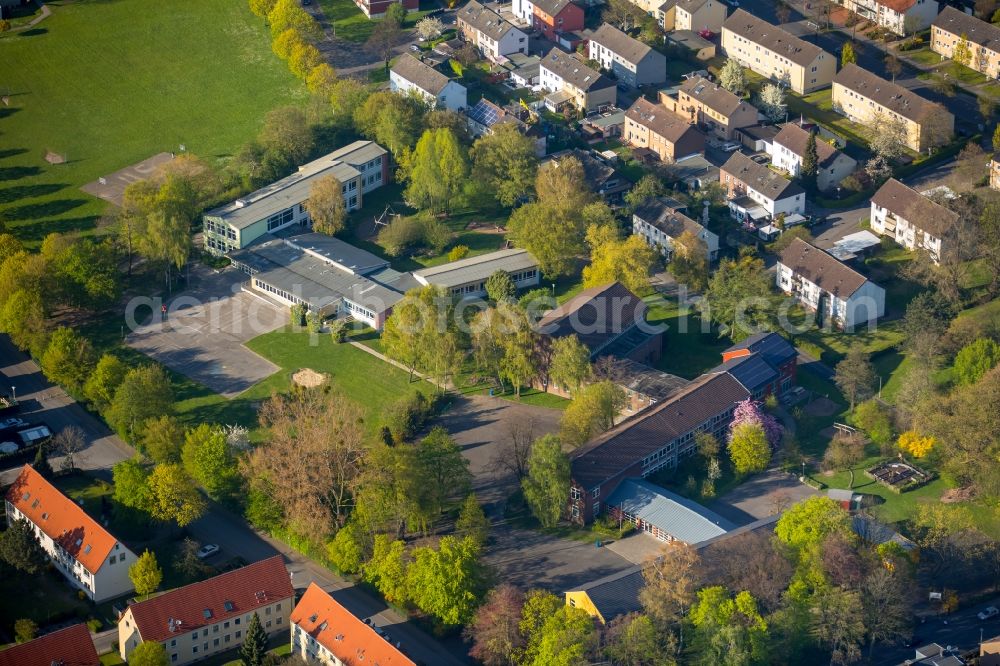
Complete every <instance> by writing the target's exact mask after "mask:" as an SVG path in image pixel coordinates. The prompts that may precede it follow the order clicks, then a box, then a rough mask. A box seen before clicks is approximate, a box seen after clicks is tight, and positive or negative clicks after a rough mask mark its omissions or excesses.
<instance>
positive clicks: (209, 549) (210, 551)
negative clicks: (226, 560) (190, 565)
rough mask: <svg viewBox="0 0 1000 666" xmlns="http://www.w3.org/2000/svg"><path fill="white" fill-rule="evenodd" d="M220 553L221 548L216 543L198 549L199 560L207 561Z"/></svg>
mask: <svg viewBox="0 0 1000 666" xmlns="http://www.w3.org/2000/svg"><path fill="white" fill-rule="evenodd" d="M218 552H219V546H218V545H216V544H214V543H206V544H205V545H204V546H202V547H201V548H199V549H198V552H197V553H196V555H197V556H198V559H199V560H206V559H208V558H210V557H212V555H215V554H216V553H218Z"/></svg>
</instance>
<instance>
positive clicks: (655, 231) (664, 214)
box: [632, 198, 719, 263]
mask: <svg viewBox="0 0 1000 666" xmlns="http://www.w3.org/2000/svg"><path fill="white" fill-rule="evenodd" d="M685 231H688V232H690V233H692V234H694V236H695V237H696V238H698V239H699V240H700V241H702V242H703V243H704V244H705V251H706V253H707V254H708V260H709V261H715V259H716V258H717V257H718V255H719V236H718V235H717V234H715V233H714V232H711V231H709V230H708V229H706V228H705V227H704V226H703V225H701V224H699V223H698V222H695V221H694V220H692V219H691V218H690V217H688V216H687V215H685V214H683V213H680V212H678V211H676V210H675V209H674V208H673V207H672V206H671V205H670V202H669V201H666V200H664V199H661V198H653V199H647V200H646V201H645V202H644V203H642V204H641V205H640V206H639V207H637V208H636V209H635V212H634V213H633V214H632V233H633V234H638V235H639V236H642V237H643V239H644V240H645V241H646V244H647V245H650V246H651V247H654V248H656V249H657V250H658V251H659V253H660V254H661V255H663V257H664V258H665V260H666V261H667V262H668V263H669V262H670V260H671V259H672V258H673V254H674V243H675V242H676V240H677V238H678V236H680V235H681V234H682V233H684V232H685Z"/></svg>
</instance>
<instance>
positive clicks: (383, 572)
mask: <svg viewBox="0 0 1000 666" xmlns="http://www.w3.org/2000/svg"><path fill="white" fill-rule="evenodd" d="M407 568H408V561H407V559H406V544H404V543H403V542H402V541H400V540H395V541H394V540H392V539H391V538H390V537H388V536H387V535H385V534H376V535H375V543H374V545H373V547H372V556H371V559H369V560H368V562H367V563H366V564H365V565H364V566H363V567H362V569H361V571H362V577H363V578H364V579H365V581H367V582H369V583H371V584H372V585H374V586H375V589H377V590H378V591H379V592H380V593H381V594H382V596H383V597H385V600H386V601H388V602H389V603H394V604H402V603H405V602H406V601H407V599H408V592H409V587H408V585H407V577H406V570H407Z"/></svg>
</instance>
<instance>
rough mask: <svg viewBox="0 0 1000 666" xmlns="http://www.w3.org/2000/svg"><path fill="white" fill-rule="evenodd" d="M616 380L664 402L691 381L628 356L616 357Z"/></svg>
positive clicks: (626, 386) (630, 388)
mask: <svg viewBox="0 0 1000 666" xmlns="http://www.w3.org/2000/svg"><path fill="white" fill-rule="evenodd" d="M614 372H615V376H614V381H615V383H617V384H619V385H620V386H624V387H625V388H627V389H628V390H630V391H635V392H636V393H639V394H641V395H645V396H648V397H650V398H652V399H653V400H655V401H656V402H663V401H664V400H666V399H668V398H670V396H672V395H675V394H676V393H677V392H678V391H680V390H681V389H683V388H685V387H686V386H687V385H688V384H690V383H691V382H690V381H689V380H687V379H684V378H683V377H678V376H677V375H671V374H669V373H666V372H663V371H662V370H657V369H656V368H651V367H649V366H648V365H644V364H642V363H639V362H637V361H633V360H631V359H627V358H616V359H615V363H614Z"/></svg>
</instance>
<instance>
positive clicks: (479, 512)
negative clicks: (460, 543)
mask: <svg viewBox="0 0 1000 666" xmlns="http://www.w3.org/2000/svg"><path fill="white" fill-rule="evenodd" d="M455 532H456V533H457V534H458V535H459V536H469V537H472V538H473V539H475V541H476V542H477V543H478V544H479V545H480V546H484V545H486V539H487V538H488V537H489V535H490V519H489V518H487V517H486V513H484V512H483V507H481V506H480V505H479V500H478V499H476V494H475V493H469V495H468V496H467V497H466V498H465V502H464V503H463V504H462V510H461V511H459V513H458V518H457V519H456V520H455Z"/></svg>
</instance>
